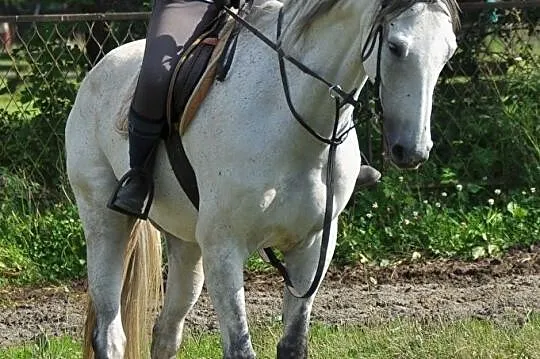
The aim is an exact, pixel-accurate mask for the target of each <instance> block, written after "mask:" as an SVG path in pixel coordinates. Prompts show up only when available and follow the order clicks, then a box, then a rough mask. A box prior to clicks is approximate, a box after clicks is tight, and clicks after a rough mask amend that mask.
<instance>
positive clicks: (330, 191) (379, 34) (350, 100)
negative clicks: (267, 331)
mask: <svg viewBox="0 0 540 359" xmlns="http://www.w3.org/2000/svg"><path fill="white" fill-rule="evenodd" d="M384 6H385V5H384V4H383V7H384ZM225 11H226V12H227V13H228V14H229V15H230V16H231V17H232V18H233V19H234V20H235V21H236V22H238V23H239V24H241V25H242V26H243V27H245V28H246V29H247V30H249V31H250V32H251V33H252V34H253V35H255V36H256V37H257V38H259V39H260V40H261V41H263V42H264V43H265V44H266V45H268V46H269V47H270V48H271V49H272V50H274V51H275V52H276V53H277V54H278V59H279V68H280V75H281V80H282V84H283V90H284V93H285V98H286V101H287V105H288V107H289V110H290V111H291V113H292V115H293V116H294V118H295V119H296V121H297V122H298V123H299V124H300V125H301V126H302V127H304V128H305V129H306V131H307V132H308V133H309V134H311V135H312V136H313V137H315V138H316V139H317V140H319V141H320V142H323V143H325V144H327V145H329V146H330V147H329V150H328V162H327V167H326V182H325V184H326V189H327V190H326V205H325V213H324V219H323V233H322V238H321V248H320V254H319V261H318V264H317V269H316V271H315V276H314V278H313V280H312V282H311V285H310V286H309V288H308V289H307V291H306V292H305V293H303V294H302V293H299V292H298V291H297V290H296V288H295V287H294V286H293V283H292V280H291V278H290V276H289V272H288V271H287V268H286V266H285V264H283V263H282V262H281V261H280V260H279V259H278V258H277V256H276V254H275V253H274V251H273V250H272V248H264V249H263V250H264V256H266V258H267V259H268V261H269V262H270V264H271V265H272V266H274V267H275V268H276V269H277V270H278V271H279V273H280V274H281V276H282V277H283V279H284V281H285V284H286V286H287V289H288V291H289V293H291V295H293V296H294V297H296V298H309V297H311V296H312V295H313V294H314V293H315V291H316V290H317V288H318V287H319V285H320V284H321V281H322V277H323V274H324V271H325V270H324V269H325V268H324V267H325V263H326V255H327V252H328V244H329V242H330V230H331V225H332V215H333V212H334V169H335V159H336V151H337V147H338V146H339V145H340V144H342V143H343V142H344V141H345V139H346V138H347V136H348V134H349V133H350V131H351V130H352V129H353V128H355V127H356V125H357V124H358V119H359V118H360V116H359V115H360V111H361V110H363V109H364V106H362V102H361V101H360V100H357V99H355V94H356V92H357V91H358V89H353V90H352V91H351V92H346V91H344V90H343V89H342V88H341V87H340V86H339V85H336V84H333V83H332V82H330V81H328V80H326V79H325V78H324V77H323V76H322V75H320V74H318V73H317V72H315V71H314V70H312V69H311V68H309V67H308V66H306V65H305V64H303V63H302V62H300V61H299V60H297V59H296V58H294V57H293V56H290V55H288V54H286V53H285V51H284V50H283V49H282V48H281V40H280V38H281V33H282V26H283V9H280V11H279V16H278V23H277V43H276V42H273V41H272V40H270V39H269V38H268V37H266V36H265V35H264V34H263V33H262V32H260V31H259V30H258V29H256V28H255V27H254V26H253V25H251V24H250V23H249V22H247V21H246V20H245V19H244V18H242V17H241V16H238V15H237V14H236V13H235V12H233V11H232V10H231V9H229V8H228V7H225ZM377 40H378V42H379V46H378V50H377V73H376V77H375V88H376V89H377V91H379V89H380V84H381V69H380V67H381V52H382V40H383V26H382V24H379V25H377V26H375V24H374V25H373V26H372V28H371V30H370V32H369V35H368V38H367V40H366V43H365V44H364V46H363V49H362V62H364V61H366V60H367V59H368V58H369V57H370V56H371V55H372V54H373V51H374V49H375V44H376V42H377ZM285 60H286V61H288V62H289V63H291V64H293V65H294V66H296V67H297V68H298V69H299V70H301V71H302V72H304V73H305V74H307V75H309V76H311V77H313V78H315V79H317V80H319V81H320V82H322V83H323V84H325V85H326V86H327V87H328V90H329V95H330V97H332V98H333V99H334V100H335V117H334V125H333V130H332V136H331V137H330V138H326V137H324V136H322V135H320V134H319V133H318V132H317V131H316V130H314V129H313V128H312V127H311V126H309V125H308V124H307V122H306V121H305V120H304V119H303V118H302V116H301V115H300V114H299V113H298V111H297V110H296V108H295V106H294V104H293V101H292V99H291V93H290V86H289V80H288V76H287V71H286V68H285ZM379 97H380V96H379ZM347 105H351V106H353V108H354V111H353V124H352V126H350V127H349V128H347V129H345V130H344V131H342V133H338V129H339V117H340V111H341V109H342V108H343V107H344V106H347ZM375 108H376V115H378V116H382V105H381V103H380V99H379V98H378V99H377V101H376V105H375ZM261 254H262V253H261Z"/></svg>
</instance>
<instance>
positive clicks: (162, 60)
mask: <svg viewBox="0 0 540 359" xmlns="http://www.w3.org/2000/svg"><path fill="white" fill-rule="evenodd" d="M217 14H218V10H217V9H216V7H215V6H214V5H208V4H205V3H204V2H200V1H190V0H155V1H154V8H153V11H152V16H151V18H150V23H149V27H148V34H147V37H146V48H145V53H144V58H143V62H142V67H141V72H140V75H139V82H138V83H137V88H136V90H135V95H134V97H133V102H132V108H133V110H135V112H136V113H137V114H139V115H140V116H142V117H144V118H146V119H148V120H156V121H164V120H165V104H166V97H167V91H168V88H169V82H170V80H171V76H172V73H173V71H174V69H175V67H176V64H177V62H178V54H179V52H180V50H181V48H182V46H183V45H184V44H185V43H186V42H187V41H188V40H189V38H190V36H191V35H192V34H193V33H194V30H195V29H196V28H197V29H196V30H195V34H197V35H198V34H200V33H201V30H202V29H204V28H205V27H206V25H207V24H208V23H209V22H210V21H212V20H213V19H214V18H215V17H216V16H217Z"/></svg>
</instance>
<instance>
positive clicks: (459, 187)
mask: <svg viewBox="0 0 540 359" xmlns="http://www.w3.org/2000/svg"><path fill="white" fill-rule="evenodd" d="M456 189H457V191H458V192H461V191H463V185H460V184H458V185H456Z"/></svg>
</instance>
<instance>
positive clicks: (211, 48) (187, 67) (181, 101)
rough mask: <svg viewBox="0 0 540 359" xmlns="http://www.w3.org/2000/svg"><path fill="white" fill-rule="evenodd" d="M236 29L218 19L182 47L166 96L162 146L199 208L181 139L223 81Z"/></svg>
mask: <svg viewBox="0 0 540 359" xmlns="http://www.w3.org/2000/svg"><path fill="white" fill-rule="evenodd" d="M238 32H239V27H238V26H237V25H236V23H235V22H234V21H228V22H227V16H226V15H225V14H223V15H221V16H219V17H218V18H217V19H216V20H215V21H214V22H213V23H212V24H211V25H210V26H209V28H208V29H207V31H205V32H204V33H203V34H202V35H200V36H199V37H197V38H196V39H195V40H193V41H192V42H191V43H189V44H186V45H185V46H184V50H183V51H182V53H181V54H180V55H179V56H180V60H179V61H178V64H177V66H176V68H175V71H174V73H173V76H172V79H171V82H170V86H169V91H168V96H167V120H168V125H169V134H168V136H167V137H166V138H165V145H166V148H167V154H168V156H169V162H170V164H171V166H172V169H173V172H174V174H175V176H176V178H177V179H178V182H179V183H180V185H181V186H182V188H183V189H184V191H185V193H186V194H187V196H188V198H189V199H190V200H191V202H192V203H193V205H194V206H195V208H197V209H198V208H199V190H198V187H197V179H196V177H195V173H194V171H193V168H192V166H191V164H190V163H189V160H188V158H187V156H186V153H185V150H184V146H183V144H182V135H183V134H184V133H185V131H186V130H187V128H188V126H189V124H190V123H191V121H192V120H193V119H194V118H195V115H196V114H197V110H198V108H199V106H200V105H201V104H202V102H203V101H204V99H205V98H206V95H207V94H208V92H209V91H210V89H211V87H212V84H213V83H214V81H215V80H216V78H217V79H220V80H223V79H224V78H225V76H226V73H227V71H228V67H229V66H230V62H231V61H232V56H233V55H234V49H235V45H236V38H237V35H238Z"/></svg>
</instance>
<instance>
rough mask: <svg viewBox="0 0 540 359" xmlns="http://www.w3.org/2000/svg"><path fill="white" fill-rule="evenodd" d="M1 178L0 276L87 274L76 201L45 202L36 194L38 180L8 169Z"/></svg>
mask: <svg viewBox="0 0 540 359" xmlns="http://www.w3.org/2000/svg"><path fill="white" fill-rule="evenodd" d="M1 173H2V172H0V174H1ZM0 179H1V180H2V186H1V187H0V198H1V199H2V202H1V204H0V248H1V251H0V274H1V276H0V278H1V277H4V280H10V281H12V280H15V281H17V282H36V281H57V280H62V279H67V278H73V277H75V278H76V277H79V276H81V275H82V274H84V272H85V266H84V265H85V260H84V258H85V247H84V245H85V243H84V237H83V233H82V228H81V225H80V222H79V220H78V216H77V209H76V207H75V206H74V205H73V204H72V203H71V202H70V201H69V200H67V201H64V202H60V203H56V204H54V205H50V206H43V204H41V203H40V202H39V201H36V200H35V198H36V196H37V195H39V193H40V192H41V190H42V188H41V187H40V186H39V185H37V184H35V183H31V182H27V179H24V178H17V177H15V176H13V175H8V174H5V173H4V174H2V176H1V177H0ZM0 282H1V280H0Z"/></svg>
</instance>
